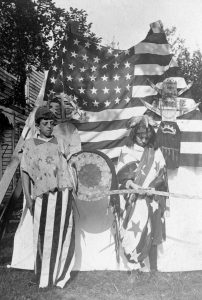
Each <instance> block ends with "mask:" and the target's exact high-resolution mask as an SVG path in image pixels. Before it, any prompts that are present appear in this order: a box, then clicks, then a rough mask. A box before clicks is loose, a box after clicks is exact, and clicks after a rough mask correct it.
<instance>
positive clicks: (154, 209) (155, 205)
mask: <svg viewBox="0 0 202 300" xmlns="http://www.w3.org/2000/svg"><path fill="white" fill-rule="evenodd" d="M150 205H151V207H152V210H153V213H154V212H155V211H156V210H157V209H158V208H159V204H158V202H156V201H154V200H153V201H152V202H151V203H150Z"/></svg>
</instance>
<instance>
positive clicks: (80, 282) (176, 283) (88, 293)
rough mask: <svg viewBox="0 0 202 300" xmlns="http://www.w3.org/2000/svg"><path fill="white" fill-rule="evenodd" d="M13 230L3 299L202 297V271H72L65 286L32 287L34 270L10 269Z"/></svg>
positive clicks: (0, 265)
mask: <svg viewBox="0 0 202 300" xmlns="http://www.w3.org/2000/svg"><path fill="white" fill-rule="evenodd" d="M12 244H13V233H11V234H7V235H6V238H4V239H3V240H2V241H1V244H0V299H1V300H34V299H37V300H45V299H47V300H63V299H64V300H134V299H135V300H162V299H165V300H201V299H202V271H194V272H180V273H158V274H154V275H151V274H149V273H137V272H135V271H133V272H124V271H92V272H73V273H72V280H71V281H70V282H69V283H68V284H67V285H66V287H65V288H64V289H59V288H56V287H53V288H47V289H39V288H38V287H37V286H31V285H30V280H31V278H32V275H33V273H32V271H25V270H16V269H9V268H7V264H9V263H10V259H11V254H12Z"/></svg>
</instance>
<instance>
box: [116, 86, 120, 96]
mask: <svg viewBox="0 0 202 300" xmlns="http://www.w3.org/2000/svg"><path fill="white" fill-rule="evenodd" d="M115 91H116V94H118V93H120V91H121V89H120V88H119V87H118V86H117V87H116V88H115Z"/></svg>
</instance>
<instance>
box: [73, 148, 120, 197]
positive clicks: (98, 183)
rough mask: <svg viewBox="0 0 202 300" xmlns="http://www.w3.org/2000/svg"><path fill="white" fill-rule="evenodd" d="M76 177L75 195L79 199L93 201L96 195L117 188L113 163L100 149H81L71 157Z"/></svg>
mask: <svg viewBox="0 0 202 300" xmlns="http://www.w3.org/2000/svg"><path fill="white" fill-rule="evenodd" d="M71 163H72V164H74V166H75V168H76V171H77V177H78V191H77V197H78V199H79V200H84V201H95V200H96V199H97V197H96V196H98V195H102V194H103V192H105V191H107V190H110V189H117V188H118V181H117V177H116V172H115V168H114V165H113V163H112V161H111V160H110V158H109V157H108V156H107V155H105V154H104V153H102V152H100V151H81V152H79V153H77V154H76V155H75V156H73V157H72V158H71Z"/></svg>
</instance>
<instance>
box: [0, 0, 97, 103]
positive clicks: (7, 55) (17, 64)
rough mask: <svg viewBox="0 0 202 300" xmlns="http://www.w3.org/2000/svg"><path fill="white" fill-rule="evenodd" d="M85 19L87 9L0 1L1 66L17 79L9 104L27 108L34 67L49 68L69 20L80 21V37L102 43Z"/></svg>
mask: <svg viewBox="0 0 202 300" xmlns="http://www.w3.org/2000/svg"><path fill="white" fill-rule="evenodd" d="M86 18H87V13H86V12H85V11H84V10H78V9H73V8H70V10H69V11H66V10H65V9H62V8H58V7H56V5H55V3H54V2H53V1H52V0H37V1H32V0H3V1H0V40H1V44H0V66H1V67H3V68H4V69H5V70H6V71H8V72H10V73H11V74H13V75H15V76H17V83H16V86H15V87H14V95H13V97H12V98H11V99H9V101H7V105H9V104H20V105H21V106H25V104H26V101H25V93H24V86H25V82H26V77H27V75H28V74H29V72H31V68H32V67H31V66H35V67H37V69H38V70H44V69H49V67H50V63H51V57H52V55H54V53H55V52H56V51H57V50H58V47H59V43H60V41H61V39H62V38H63V36H64V34H65V30H66V29H67V27H68V24H69V21H70V20H72V21H77V22H78V25H79V27H78V32H79V33H80V34H82V35H86V36H88V38H89V39H91V40H94V41H99V39H98V38H97V37H96V36H95V34H94V33H92V32H91V25H92V24H91V23H89V24H88V23H87V20H86ZM53 44H54V46H53V47H52V45H53ZM7 100H8V99H7Z"/></svg>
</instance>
